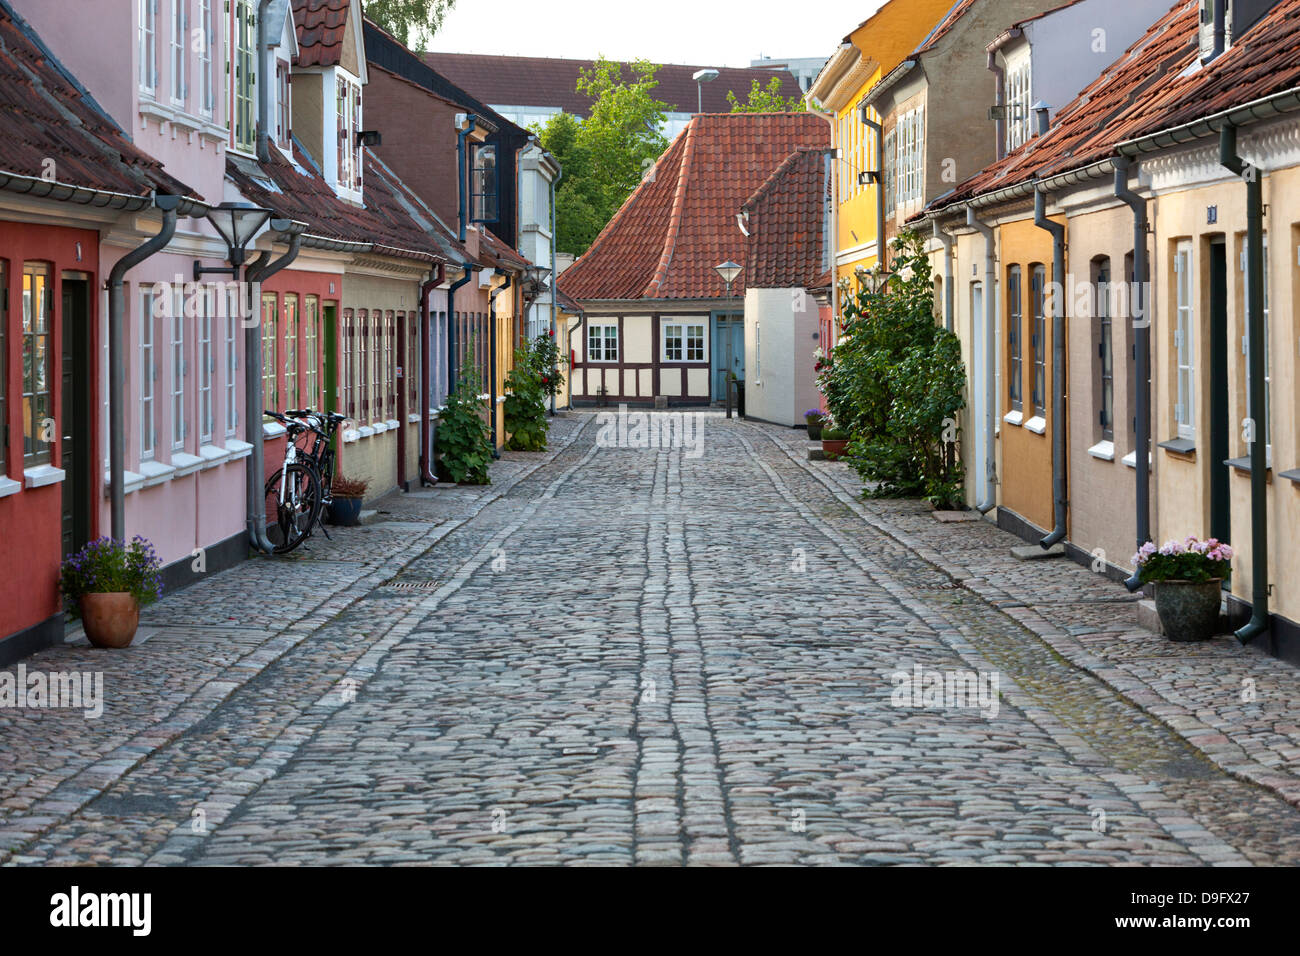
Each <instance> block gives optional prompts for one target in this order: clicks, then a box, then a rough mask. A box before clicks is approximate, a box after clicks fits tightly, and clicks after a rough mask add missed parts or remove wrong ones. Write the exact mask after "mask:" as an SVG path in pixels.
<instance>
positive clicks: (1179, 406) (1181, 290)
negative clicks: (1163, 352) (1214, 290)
mask: <svg viewBox="0 0 1300 956" xmlns="http://www.w3.org/2000/svg"><path fill="white" fill-rule="evenodd" d="M1174 285H1175V287H1176V290H1177V291H1176V293H1175V304H1176V308H1177V313H1176V318H1175V323H1174V361H1175V363H1176V366H1177V374H1176V379H1177V382H1178V387H1177V396H1178V400H1177V402H1176V403H1175V405H1174V421H1175V422H1177V424H1178V435H1179V437H1180V438H1195V437H1196V353H1195V341H1194V332H1193V321H1194V313H1193V311H1192V244H1191V242H1189V241H1187V240H1184V241H1182V242H1180V243H1178V246H1177V250H1176V251H1175V253H1174Z"/></svg>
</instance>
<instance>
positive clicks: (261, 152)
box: [257, 0, 279, 163]
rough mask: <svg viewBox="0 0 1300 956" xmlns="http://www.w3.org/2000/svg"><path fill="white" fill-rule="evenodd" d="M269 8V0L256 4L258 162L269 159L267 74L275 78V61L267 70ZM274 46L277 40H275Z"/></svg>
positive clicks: (269, 88)
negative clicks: (267, 20)
mask: <svg viewBox="0 0 1300 956" xmlns="http://www.w3.org/2000/svg"><path fill="white" fill-rule="evenodd" d="M270 9H271V0H261V2H260V3H258V5H257V57H258V64H257V100H258V104H257V158H258V161H259V162H263V163H269V162H270V161H271V131H270V127H271V121H270V117H271V84H270V83H268V82H267V76H270V77H271V78H272V79H274V78H275V63H274V61H273V60H272V63H271V69H270V70H268V69H267V68H266V67H267V60H268V59H269V57H268V56H267V54H268V53H270V51H271V50H272V48H273V47H272V44H271V42H270V39H269V37H268V36H267V32H266V19H267V15H268V14H269V12H270ZM275 45H276V46H278V45H279V41H278V40H277V41H276V44H275Z"/></svg>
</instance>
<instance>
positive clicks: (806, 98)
mask: <svg viewBox="0 0 1300 956" xmlns="http://www.w3.org/2000/svg"><path fill="white" fill-rule="evenodd" d="M814 102H815V101H814V99H813V95H812V93H805V94H804V95H803V105H804V108H805V109H807V111H808V112H809V113H811V114H813V115H814V116H820V117H821V118H822V119H824V120H825V121H826V122H827V124H828V125H829V126H830V129H831V140H832V141H834V138H835V114H834V113H827V112H826V111H825V110H819V109H818V108H817V107H815V106H813V103H814ZM839 180H840V177H839V176H836V175H835V174H834V164H833V163H832V166H831V241H830V243H829V245H830V262H831V315H832V316H833V318H834V321H833V322H832V325H833V327H835V328H837V329H838V328H839V325H840V283H839V275H838V274H837V271H838V265H839V263H838V261H837V260H838V256H837V255H836V253H837V252H838V247H839V241H840V195H839V192H840V190H839ZM876 188H877V190H878V189H879V188H880V186H879V184H877V186H876ZM818 344H820V345H821V346H822V348H824V349H825V350H826V354H828V355H829V354H830V351H831V346H833V345H834V344H835V343H834V342H820V343H818ZM570 394H572V390H570ZM570 405H572V400H570Z"/></svg>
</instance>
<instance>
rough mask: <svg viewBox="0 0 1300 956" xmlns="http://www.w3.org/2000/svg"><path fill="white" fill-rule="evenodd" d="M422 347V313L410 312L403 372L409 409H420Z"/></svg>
mask: <svg viewBox="0 0 1300 956" xmlns="http://www.w3.org/2000/svg"><path fill="white" fill-rule="evenodd" d="M423 358H424V356H423V355H422V354H421V349H420V313H419V312H410V313H408V314H407V316H406V366H405V367H404V368H403V369H402V374H403V375H405V376H406V395H407V399H406V402H407V411H408V412H417V411H419V410H420V368H421V367H422V366H423V365H424V362H423V361H422V359H423Z"/></svg>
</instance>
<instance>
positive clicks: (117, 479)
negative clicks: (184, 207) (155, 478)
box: [108, 195, 181, 541]
mask: <svg viewBox="0 0 1300 956" xmlns="http://www.w3.org/2000/svg"><path fill="white" fill-rule="evenodd" d="M180 202H181V197H180V196H161V195H155V196H154V197H153V205H154V207H155V208H156V209H159V210H161V211H162V214H163V215H162V228H161V229H159V230H158V234H157V235H156V236H154V237H153V238H152V239H149V240H147V241H146V242H145V243H144V244H142V245H139V246H137V247H136V248H134V249H132V250H131V251H130V252H128V253H127V254H126V255H124V256H123V257H122V258H121V259H118V260H117V262H116V263H115V264H114V266H113V269H112V271H111V272H109V274H108V473H109V501H110V505H109V513H110V514H111V516H112V518H111V524H110V527H111V529H112V536H113V538H114V539H116V540H117V541H126V408H125V401H126V400H125V394H126V355H125V353H126V344H125V332H124V330H123V328H122V324H123V322H124V321H125V317H126V288H125V286H124V282H125V278H126V274H127V272H129V271H130V270H131V269H133V268H134V267H135V266H137V265H139V264H140V263H141V262H144V260H146V259H148V258H149V257H150V256H152V255H153V254H154V253H156V252H158V251H159V250H161V249H162V248H163V247H165V246H166V245H167V243H169V242H171V240H172V236H173V235H175V233H176V219H177V211H176V210H177V207H178V206H180Z"/></svg>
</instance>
